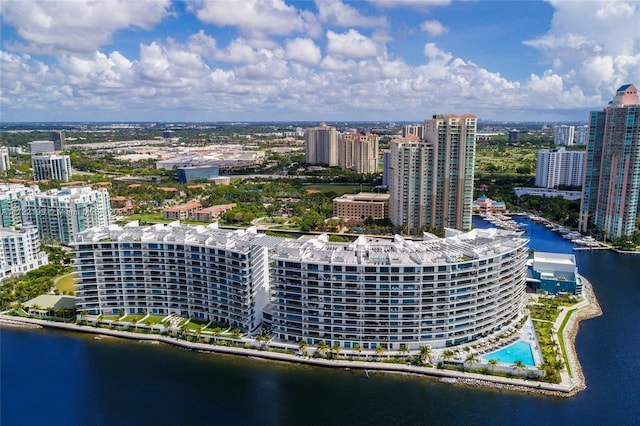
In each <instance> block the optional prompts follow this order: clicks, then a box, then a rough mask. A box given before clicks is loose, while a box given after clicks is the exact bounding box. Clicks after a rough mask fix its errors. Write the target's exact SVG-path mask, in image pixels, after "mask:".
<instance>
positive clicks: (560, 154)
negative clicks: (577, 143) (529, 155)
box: [536, 147, 586, 188]
mask: <svg viewBox="0 0 640 426" xmlns="http://www.w3.org/2000/svg"><path fill="white" fill-rule="evenodd" d="M585 156H586V152H585V151H567V150H565V148H564V147H560V148H552V149H542V150H540V151H538V154H537V161H536V186H539V187H542V188H556V187H557V186H559V185H569V186H581V185H582V178H583V174H584V159H585Z"/></svg>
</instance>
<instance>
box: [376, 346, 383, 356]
mask: <svg viewBox="0 0 640 426" xmlns="http://www.w3.org/2000/svg"><path fill="white" fill-rule="evenodd" d="M384 351H385V349H384V346H382V344H379V345H377V346H376V355H382V354H383V353H384Z"/></svg>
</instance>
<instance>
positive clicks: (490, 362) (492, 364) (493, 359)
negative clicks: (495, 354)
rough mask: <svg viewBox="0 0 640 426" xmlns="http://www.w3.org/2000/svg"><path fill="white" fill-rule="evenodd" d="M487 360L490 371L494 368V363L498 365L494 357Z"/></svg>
mask: <svg viewBox="0 0 640 426" xmlns="http://www.w3.org/2000/svg"><path fill="white" fill-rule="evenodd" d="M487 362H488V363H489V367H491V371H493V369H494V368H496V365H498V360H497V359H495V358H491V359H490V360H489V361H487Z"/></svg>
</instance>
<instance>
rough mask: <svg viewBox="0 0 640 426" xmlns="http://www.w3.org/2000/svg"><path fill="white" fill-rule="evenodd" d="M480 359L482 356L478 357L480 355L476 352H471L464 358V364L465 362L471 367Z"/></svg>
mask: <svg viewBox="0 0 640 426" xmlns="http://www.w3.org/2000/svg"><path fill="white" fill-rule="evenodd" d="M479 361H480V358H478V355H476V354H475V353H474V352H471V353H469V354H468V355H467V357H466V358H465V359H464V362H463V363H462V365H464V364H467V363H468V364H469V368H471V366H472V365H473V364H475V363H477V362H479Z"/></svg>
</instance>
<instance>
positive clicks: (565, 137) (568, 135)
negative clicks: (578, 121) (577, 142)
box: [553, 125, 576, 146]
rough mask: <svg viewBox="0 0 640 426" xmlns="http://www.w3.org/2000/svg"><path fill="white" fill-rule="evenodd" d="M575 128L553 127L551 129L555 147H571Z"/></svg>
mask: <svg viewBox="0 0 640 426" xmlns="http://www.w3.org/2000/svg"><path fill="white" fill-rule="evenodd" d="M575 131H576V128H575V127H574V126H565V125H562V126H555V127H554V128H553V144H554V145H556V146H562V145H564V146H569V145H573V142H574V137H575Z"/></svg>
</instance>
